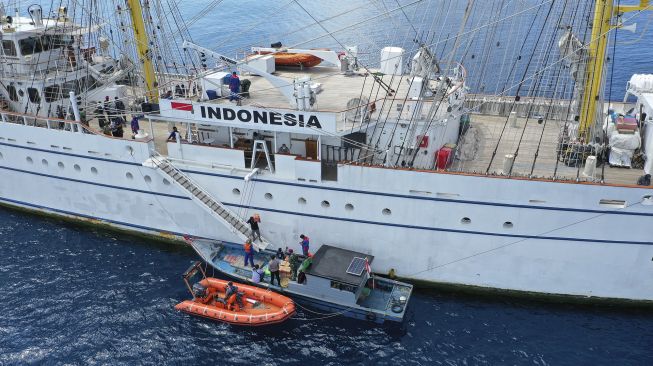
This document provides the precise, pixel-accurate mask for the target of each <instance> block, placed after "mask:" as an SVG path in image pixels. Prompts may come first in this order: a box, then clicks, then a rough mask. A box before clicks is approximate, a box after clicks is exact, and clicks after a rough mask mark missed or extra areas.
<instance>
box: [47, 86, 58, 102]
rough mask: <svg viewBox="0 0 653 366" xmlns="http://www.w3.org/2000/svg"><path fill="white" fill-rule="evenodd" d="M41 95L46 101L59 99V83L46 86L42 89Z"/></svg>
mask: <svg viewBox="0 0 653 366" xmlns="http://www.w3.org/2000/svg"><path fill="white" fill-rule="evenodd" d="M43 96H44V97H45V101H46V102H47V103H52V102H56V101H57V100H59V99H61V87H60V86H59V85H50V86H46V87H45V89H43Z"/></svg>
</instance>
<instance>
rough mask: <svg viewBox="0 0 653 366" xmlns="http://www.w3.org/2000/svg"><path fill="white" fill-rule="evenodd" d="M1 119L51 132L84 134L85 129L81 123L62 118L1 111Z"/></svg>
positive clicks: (5, 121)
mask: <svg viewBox="0 0 653 366" xmlns="http://www.w3.org/2000/svg"><path fill="white" fill-rule="evenodd" d="M0 119H1V120H2V122H3V123H14V124H19V125H25V126H31V127H40V128H47V129H51V130H63V131H71V132H74V133H83V131H84V127H85V126H83V125H82V123H81V122H77V121H71V120H67V119H61V118H51V117H39V116H34V115H30V114H24V113H16V112H10V111H0Z"/></svg>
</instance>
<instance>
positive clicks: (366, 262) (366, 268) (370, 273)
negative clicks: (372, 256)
mask: <svg viewBox="0 0 653 366" xmlns="http://www.w3.org/2000/svg"><path fill="white" fill-rule="evenodd" d="M365 270H366V271H367V273H368V274H369V276H370V277H371V278H372V288H374V277H372V267H370V261H369V260H367V257H365Z"/></svg>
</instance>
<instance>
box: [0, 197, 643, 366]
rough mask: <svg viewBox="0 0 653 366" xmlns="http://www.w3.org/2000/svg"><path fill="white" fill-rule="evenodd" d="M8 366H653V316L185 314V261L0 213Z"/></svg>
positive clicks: (159, 248) (473, 309)
mask: <svg viewBox="0 0 653 366" xmlns="http://www.w3.org/2000/svg"><path fill="white" fill-rule="evenodd" d="M0 248H2V255H0V294H1V297H0V365H26V364H33V365H42V364H45V365H63V364H75V365H87V364H88V365H93V364H125V365H133V364H187V365H188V364H199V365H201V364H206V365H209V364H210V365H215V364H229V365H232V364H233V365H343V364H362V365H438V364H445V365H522V364H523V365H525V364H530V365H533V364H534V365H615V364H619V365H650V364H653V353H652V352H651V346H653V332H652V331H651V329H653V312H651V310H650V309H640V310H637V309H625V308H618V307H599V306H580V305H559V304H557V305H556V304H547V303H538V302H534V301H526V300H515V299H510V298H504V297H477V296H469V295H460V294H453V293H439V292H437V291H433V290H430V291H427V290H418V291H416V293H415V295H414V297H413V299H412V302H411V304H410V307H409V310H408V315H407V319H406V322H405V324H403V325H401V326H395V327H386V326H383V327H378V326H375V325H371V324H368V323H366V322H362V321H357V320H350V319H346V318H342V317H334V318H329V319H316V317H318V318H319V316H317V315H314V314H311V313H310V312H306V311H300V313H299V314H298V315H297V317H298V318H300V319H292V320H290V321H288V322H286V323H284V324H281V325H278V326H274V327H267V328H256V329H249V328H242V327H236V326H230V325H225V324H221V323H217V322H213V321H210V320H206V319H200V318H195V317H191V316H189V315H186V314H183V313H180V312H177V311H176V310H175V309H174V308H173V307H174V305H175V304H176V303H178V302H180V301H182V300H184V299H186V298H187V297H188V296H189V294H188V293H187V290H186V289H185V286H184V285H183V282H182V280H181V273H182V272H183V271H184V270H186V268H187V267H188V266H189V265H190V264H191V263H192V261H194V260H195V259H196V258H195V256H194V255H193V253H192V252H191V251H190V250H189V249H188V248H185V247H181V246H175V245H170V244H163V243H159V242H152V241H147V240H144V239H140V238H135V237H131V236H126V235H124V234H116V233H111V232H104V231H99V230H97V231H96V230H93V229H90V228H88V227H79V226H74V225H71V224H67V223H63V222H59V221H56V220H51V219H44V218H41V217H36V216H31V215H27V214H24V213H20V212H14V211H9V210H6V209H0Z"/></svg>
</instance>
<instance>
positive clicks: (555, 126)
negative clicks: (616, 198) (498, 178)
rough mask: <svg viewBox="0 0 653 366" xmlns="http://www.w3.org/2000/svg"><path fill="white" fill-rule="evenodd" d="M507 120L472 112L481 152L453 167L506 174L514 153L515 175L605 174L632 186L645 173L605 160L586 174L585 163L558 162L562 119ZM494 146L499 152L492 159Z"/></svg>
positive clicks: (571, 176) (567, 176)
mask: <svg viewBox="0 0 653 366" xmlns="http://www.w3.org/2000/svg"><path fill="white" fill-rule="evenodd" d="M506 120H507V119H506V117H500V116H487V115H472V116H471V126H472V127H471V128H472V129H476V131H477V133H478V138H477V139H476V140H477V142H478V145H477V146H478V151H477V153H476V156H475V158H473V159H471V160H469V161H461V160H455V161H454V163H453V165H452V166H451V168H450V170H452V171H461V172H467V173H481V174H485V173H486V171H487V172H488V173H489V174H503V161H504V157H505V155H507V154H513V155H516V158H515V161H514V164H513V170H512V173H511V175H512V176H525V177H528V176H532V177H534V178H544V179H552V178H554V177H555V179H557V180H576V179H578V180H579V181H601V178H602V174H603V181H604V182H605V183H611V184H620V185H630V184H636V182H637V178H639V177H640V176H641V175H642V174H644V173H643V170H642V169H631V168H623V167H611V166H610V165H608V164H607V163H606V164H604V165H603V166H601V165H599V166H597V168H596V172H595V175H594V177H586V176H584V175H583V166H580V167H571V166H567V165H565V164H564V163H563V162H561V161H558V153H557V150H558V135H559V133H560V129H561V128H562V127H563V125H564V122H563V121H555V120H548V121H546V123H542V124H538V121H537V120H536V119H533V118H530V119H528V121H527V120H526V118H518V119H517V124H516V127H512V126H511V125H510V122H507V123H506ZM504 125H505V130H504ZM502 130H503V135H502ZM522 135H523V136H522ZM495 149H496V154H495V155H494V156H495V157H494V159H492V156H493V153H494V151H495ZM515 153H516V154H515ZM536 153H537V154H536ZM536 155H537V158H535V157H536ZM488 166H489V169H488ZM531 169H532V173H531Z"/></svg>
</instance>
